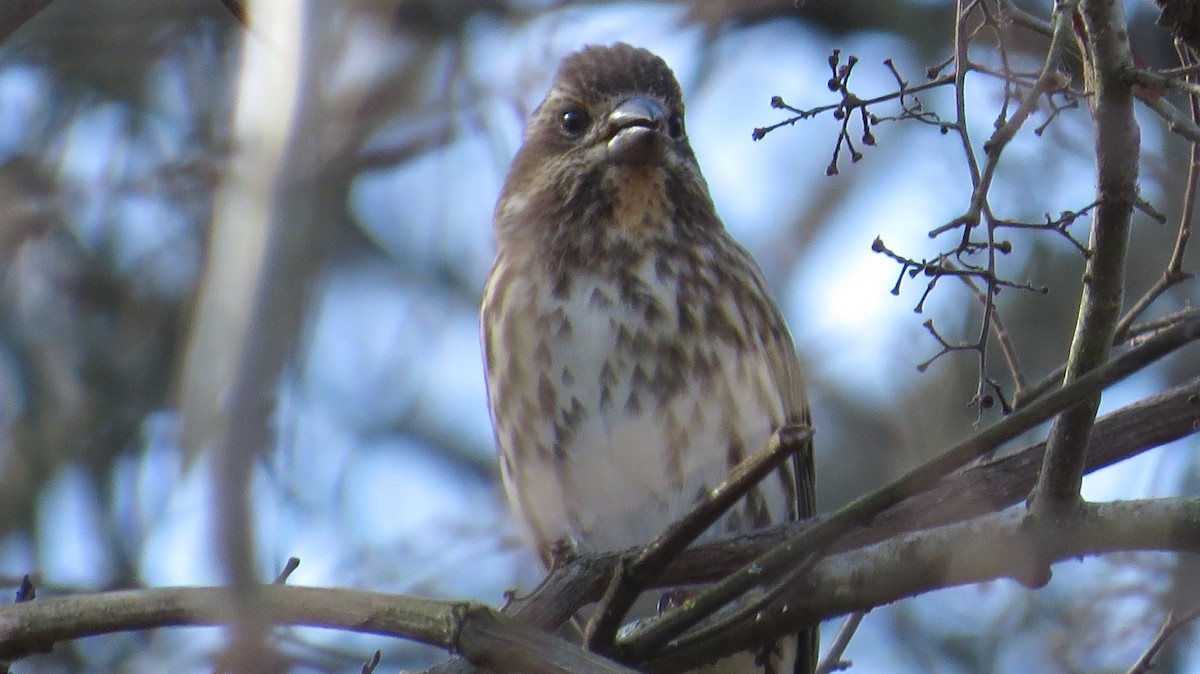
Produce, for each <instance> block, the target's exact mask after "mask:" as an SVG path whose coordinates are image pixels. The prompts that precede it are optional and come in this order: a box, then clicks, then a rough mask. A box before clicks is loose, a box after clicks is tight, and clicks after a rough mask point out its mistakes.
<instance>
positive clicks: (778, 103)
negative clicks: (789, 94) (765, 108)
mask: <svg viewBox="0 0 1200 674" xmlns="http://www.w3.org/2000/svg"><path fill="white" fill-rule="evenodd" d="M784 105H786V104H785V103H784V102H783V97H782V96H772V97H771V107H772V108H775V109H779V108H782V107H783V106H784Z"/></svg>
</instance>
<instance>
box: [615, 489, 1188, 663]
mask: <svg viewBox="0 0 1200 674" xmlns="http://www.w3.org/2000/svg"><path fill="white" fill-rule="evenodd" d="M1127 550H1174V551H1179V552H1200V500H1198V499H1187V498H1169V499H1155V500H1145V501H1117V502H1112V503H1098V504H1080V506H1079V507H1078V508H1076V509H1074V511H1072V513H1071V514H1069V515H1067V516H1064V517H1061V518H1059V519H1057V520H1054V521H1047V522H1046V523H1045V526H1044V527H1029V526H1026V513H1025V511H1024V509H1023V508H1011V509H1008V510H1006V511H1004V512H1001V513H996V514H993V515H989V516H987V517H984V518H979V519H976V520H972V521H970V522H964V523H960V524H954V525H949V526H945V527H938V528H936V529H929V530H924V531H920V532H914V533H911V534H906V535H903V536H899V537H896V538H892V539H889V540H887V541H884V542H881V543H876V544H874V545H870V546H867V547H864V548H859V549H856V550H851V551H848V552H844V553H840V554H837V555H833V556H831V557H829V558H828V559H825V560H823V561H822V562H820V563H819V564H817V565H816V566H815V567H814V568H813V570H812V571H811V572H810V573H809V574H808V575H807V576H806V578H805V579H804V582H803V583H802V584H801V585H800V586H799V587H797V588H796V589H795V591H794V592H792V593H790V594H789V595H788V596H785V597H781V598H780V599H779V600H777V601H776V602H775V603H774V604H773V605H772V606H771V607H769V608H767V609H764V610H763V611H761V612H759V614H758V615H756V616H755V617H754V619H752V620H748V621H745V622H744V623H743V624H741V625H739V626H737V627H736V628H734V630H733V632H732V633H731V634H730V635H729V636H730V638H729V639H728V640H723V641H721V642H713V641H712V640H709V641H707V642H703V643H689V642H688V641H687V640H686V639H680V640H677V641H676V642H674V643H672V644H671V645H670V646H668V647H667V648H664V649H663V650H662V651H661V652H660V653H657V654H655V656H654V659H652V660H648V661H645V662H641V663H639V664H638V666H639V668H641V669H643V670H644V671H649V672H668V671H670V672H675V671H680V670H683V669H686V668H688V667H694V666H697V665H700V664H703V663H706V662H710V661H712V660H713V659H715V658H719V657H723V656H724V655H727V654H729V653H728V651H727V648H728V647H727V646H724V647H723V646H722V645H723V644H728V643H739V642H741V643H746V642H747V641H748V640H750V639H755V640H768V641H769V640H771V639H774V638H777V637H779V636H782V635H785V634H789V633H791V632H794V631H795V630H797V629H799V628H802V627H804V626H806V625H809V624H811V623H812V622H814V621H816V620H819V619H821V618H827V617H831V616H835V615H842V614H846V613H850V612H853V611H858V610H863V609H869V608H872V607H875V606H882V605H885V604H890V603H892V602H895V601H899V600H901V599H905V598H907V597H913V596H916V595H919V594H923V593H925V592H929V591H931V590H935V589H940V588H945V587H953V586H956V585H965V584H969V583H978V582H984V581H988V580H994V579H997V578H1016V579H1020V578H1024V577H1028V576H1029V575H1030V574H1031V573H1036V572H1037V569H1036V568H1031V565H1033V567H1036V566H1037V565H1039V563H1040V562H1041V561H1049V562H1059V561H1065V560H1071V559H1077V558H1079V557H1083V556H1091V555H1098V554H1105V553H1109V552H1118V551H1127ZM1035 552H1036V553H1037V554H1034V553H1035Z"/></svg>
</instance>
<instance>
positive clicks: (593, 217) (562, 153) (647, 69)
mask: <svg viewBox="0 0 1200 674" xmlns="http://www.w3.org/2000/svg"><path fill="white" fill-rule="evenodd" d="M693 210H699V211H703V213H702V214H701V215H700V216H697V215H695V214H693V213H690V212H689V211H693ZM711 211H712V205H711V200H710V199H709V196H708V188H707V186H706V185H705V183H704V179H703V177H702V176H701V174H700V168H699V166H698V165H697V163H696V157H695V154H694V153H693V152H692V148H691V146H690V145H689V144H688V138H687V131H686V129H685V126H684V116H683V96H682V93H681V91H680V87H679V83H678V81H676V79H675V75H674V74H673V73H672V72H671V69H670V68H669V67H668V66H667V64H666V63H665V62H664V61H663V60H662V59H661V58H659V57H658V56H656V55H655V54H653V53H651V52H649V51H647V50H645V49H639V48H636V47H631V46H629V45H627V44H621V43H618V44H615V45H612V46H607V47H597V46H591V47H585V48H584V49H582V50H580V51H578V52H575V53H574V54H572V55H571V56H569V57H568V58H567V59H566V60H564V61H563V63H562V65H561V66H560V67H559V69H558V72H557V74H556V75H555V78H554V83H553V85H552V86H551V88H550V91H549V93H548V94H547V95H546V98H545V100H543V101H542V103H541V104H540V105H539V106H538V108H537V110H536V111H534V113H533V116H532V117H531V118H530V120H529V123H528V125H527V126H526V129H525V137H524V141H523V143H522V145H521V149H520V150H519V151H518V153H517V156H516V158H515V159H514V160H513V164H512V168H511V169H510V171H509V175H508V179H507V181H506V183H505V187H504V192H503V193H502V195H501V199H500V202H499V203H498V204H497V209H496V226H497V232H498V234H499V235H500V237H501V239H502V244H503V239H504V238H505V235H506V234H510V233H511V234H520V233H521V231H520V230H524V233H525V234H529V235H534V236H535V237H537V238H538V239H541V240H547V235H549V237H550V238H558V237H560V236H563V235H568V234H570V235H575V236H579V235H582V236H584V237H585V238H586V237H587V234H589V233H596V234H599V233H601V232H606V233H607V234H610V235H612V234H616V233H618V232H624V234H626V235H630V236H634V237H640V236H643V235H650V236H653V235H655V234H656V231H655V230H656V229H658V230H661V229H663V228H665V227H667V226H669V225H671V224H672V223H675V222H678V221H679V218H680V216H682V217H684V218H685V219H688V220H689V221H700V220H704V221H707V220H715V214H712V213H711ZM564 228H565V229H566V231H563V230H564ZM589 228H590V229H592V230H598V231H595V232H587V231H583V230H586V229H589ZM664 233H665V232H657V234H664Z"/></svg>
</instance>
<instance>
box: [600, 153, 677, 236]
mask: <svg viewBox="0 0 1200 674" xmlns="http://www.w3.org/2000/svg"><path fill="white" fill-rule="evenodd" d="M605 180H606V182H608V183H609V184H608V185H606V186H605V187H607V188H608V189H606V190H605V191H606V192H607V193H608V194H610V195H612V199H613V219H614V220H615V223H614V224H616V226H617V227H619V228H621V229H623V230H625V231H627V232H628V233H631V234H632V233H645V234H649V233H652V232H654V231H659V230H662V229H664V228H669V227H670V226H671V218H672V217H674V214H675V213H674V212H675V208H674V205H673V204H672V203H671V199H670V198H669V196H668V194H667V171H666V169H665V168H663V167H662V166H629V165H627V166H622V167H620V168H619V169H618V170H615V171H610V172H609V173H608V175H606V176H605Z"/></svg>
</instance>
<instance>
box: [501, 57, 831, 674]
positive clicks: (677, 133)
mask: <svg viewBox="0 0 1200 674" xmlns="http://www.w3.org/2000/svg"><path fill="white" fill-rule="evenodd" d="M493 229H494V235H495V239H496V249H497V253H496V258H495V261H494V263H493V266H492V269H491V273H490V274H489V276H488V280H487V283H486V286H485V288H484V297H483V302H482V308H481V316H480V327H481V341H482V349H483V355H484V370H485V379H486V384H487V393H488V404H489V408H490V412H491V417H492V423H493V427H494V431H495V436H496V441H497V445H498V448H499V459H500V472H501V476H502V479H503V483H504V487H505V492H506V494H507V496H508V500H509V502H510V505H511V507H512V509H513V511H514V514H515V516H516V519H517V520H518V521H519V523H520V525H521V528H522V530H523V532H524V534H525V537H526V539H527V540H528V541H529V542H530V544H531V546H532V547H533V548H534V550H535V551H536V552H537V554H538V556H539V557H540V559H541V561H542V563H543V566H545V567H547V568H548V567H549V566H550V564H551V563H552V562H553V559H554V556H555V551H556V550H562V549H563V546H565V548H566V549H568V550H572V551H575V552H577V553H581V554H587V553H601V552H609V551H620V550H626V549H628V548H630V547H633V546H637V545H644V544H646V543H649V542H650V541H652V540H653V539H654V538H655V537H656V536H657V535H659V534H660V533H661V532H662V531H663V530H664V529H665V528H666V527H667V526H668V525H669V524H671V523H672V522H673V521H675V520H677V519H678V518H680V517H681V516H683V515H684V514H686V513H687V512H688V511H690V510H691V509H692V508H693V507H694V506H695V505H696V503H697V502H698V501H699V500H700V499H703V498H704V497H705V496H706V495H707V494H708V493H709V492H710V491H711V490H712V489H713V488H714V487H716V486H717V485H719V484H721V482H722V481H723V480H724V479H725V478H726V477H727V476H728V475H729V473H730V472H731V471H732V470H733V468H734V467H735V466H737V465H738V464H739V463H741V462H742V461H743V460H744V459H745V458H746V457H747V456H748V455H749V454H750V453H753V452H754V451H756V450H757V449H758V448H759V447H761V446H762V445H763V444H764V443H765V442H767V441H768V440H769V439H770V437H771V436H772V434H773V433H774V432H775V431H776V430H778V429H779V428H781V427H782V426H784V425H786V424H806V425H807V424H811V419H810V412H809V405H808V400H807V395H806V392H805V385H804V380H803V377H802V374H801V368H800V363H799V359H798V357H797V355H796V350H795V346H794V343H793V340H792V337H791V334H790V332H789V331H788V328H787V325H786V323H785V322H784V319H783V316H782V313H781V312H780V309H779V307H778V305H777V303H776V302H775V300H774V299H773V297H772V295H771V293H770V291H769V289H768V287H767V283H766V280H765V278H764V275H763V273H762V271H761V269H760V268H759V266H758V265H757V263H756V262H755V261H754V259H753V258H752V257H751V255H750V253H749V252H748V251H747V250H746V249H745V248H744V247H742V246H741V245H740V244H739V243H737V241H735V240H734V238H733V237H732V236H731V235H730V234H729V232H728V231H727V230H726V228H725V226H724V224H723V222H722V220H721V219H720V217H719V216H718V214H717V211H716V208H715V206H714V204H713V201H712V198H711V196H710V194H709V190H708V186H707V183H706V182H705V180H704V177H703V175H702V174H701V171H700V167H699V164H698V162H697V160H696V156H695V153H694V152H693V151H692V148H691V145H690V143H689V141H688V135H687V130H686V128H685V124H684V102H683V96H682V91H681V87H680V85H679V82H678V80H677V79H676V77H675V75H674V73H673V72H672V70H671V69H670V67H669V66H668V65H667V64H666V62H665V61H664V60H663V59H662V58H660V57H659V56H657V55H656V54H654V53H653V52H650V51H648V50H646V49H643V48H638V47H633V46H630V45H628V44H624V43H616V44H612V45H590V46H586V47H583V48H582V49H580V50H579V51H576V52H574V53H573V54H571V55H569V56H568V57H567V58H566V59H564V60H563V61H562V63H561V64H560V66H559V68H558V70H557V72H556V74H555V76H554V79H553V83H552V85H551V87H550V90H549V92H548V93H547V94H546V97H545V99H544V100H543V101H542V102H541V103H540V104H539V105H538V107H537V108H536V109H535V110H534V112H533V113H532V115H531V116H530V118H529V120H528V123H527V125H526V128H525V132H524V136H523V139H522V142H521V146H520V148H519V149H518V151H517V153H516V156H515V157H514V159H513V161H512V164H511V166H510V169H509V172H508V175H507V177H506V179H505V182H504V186H503V188H502V190H501V192H500V196H499V198H498V200H497V203H496V207H495V212H494V216H493ZM801 454H806V456H801ZM801 454H797V455H796V456H794V457H793V460H792V461H791V462H788V463H787V464H786V465H784V466H783V467H781V468H779V469H778V470H777V471H776V472H775V473H773V474H772V475H770V476H768V478H766V479H765V480H763V481H762V482H760V483H759V484H758V485H756V486H755V487H753V488H752V489H750V490H749V492H748V493H747V494H746V495H745V496H744V497H742V499H741V500H740V501H739V502H738V503H737V504H736V505H735V506H734V507H733V508H731V509H730V510H729V511H728V512H726V513H725V514H724V515H723V516H722V518H721V519H720V520H719V521H717V522H715V523H714V524H713V525H712V526H711V527H710V528H709V530H708V531H706V532H705V534H704V535H703V536H702V539H703V538H711V537H714V536H719V535H723V534H730V533H741V532H746V531H749V530H752V529H755V528H760V527H765V526H768V525H772V524H778V523H781V522H785V521H793V520H798V519H802V518H806V517H810V516H812V515H813V513H814V510H815V474H814V466H813V460H812V454H811V452H806V453H801ZM786 641H789V640H784V641H781V642H780V643H779V644H775V645H772V646H768V647H766V648H765V649H764V650H763V651H761V652H758V653H742V654H737V655H734V656H730V657H728V658H724V659H722V660H720V661H718V662H717V663H715V664H712V665H709V666H707V668H704V669H700V670H695V671H705V672H755V673H774V672H798V673H799V672H811V671H812V669H813V667H815V657H816V631H815V628H813V629H810V630H808V631H807V632H805V633H802V634H800V635H797V636H796V637H795V638H790V643H785V642H786Z"/></svg>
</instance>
